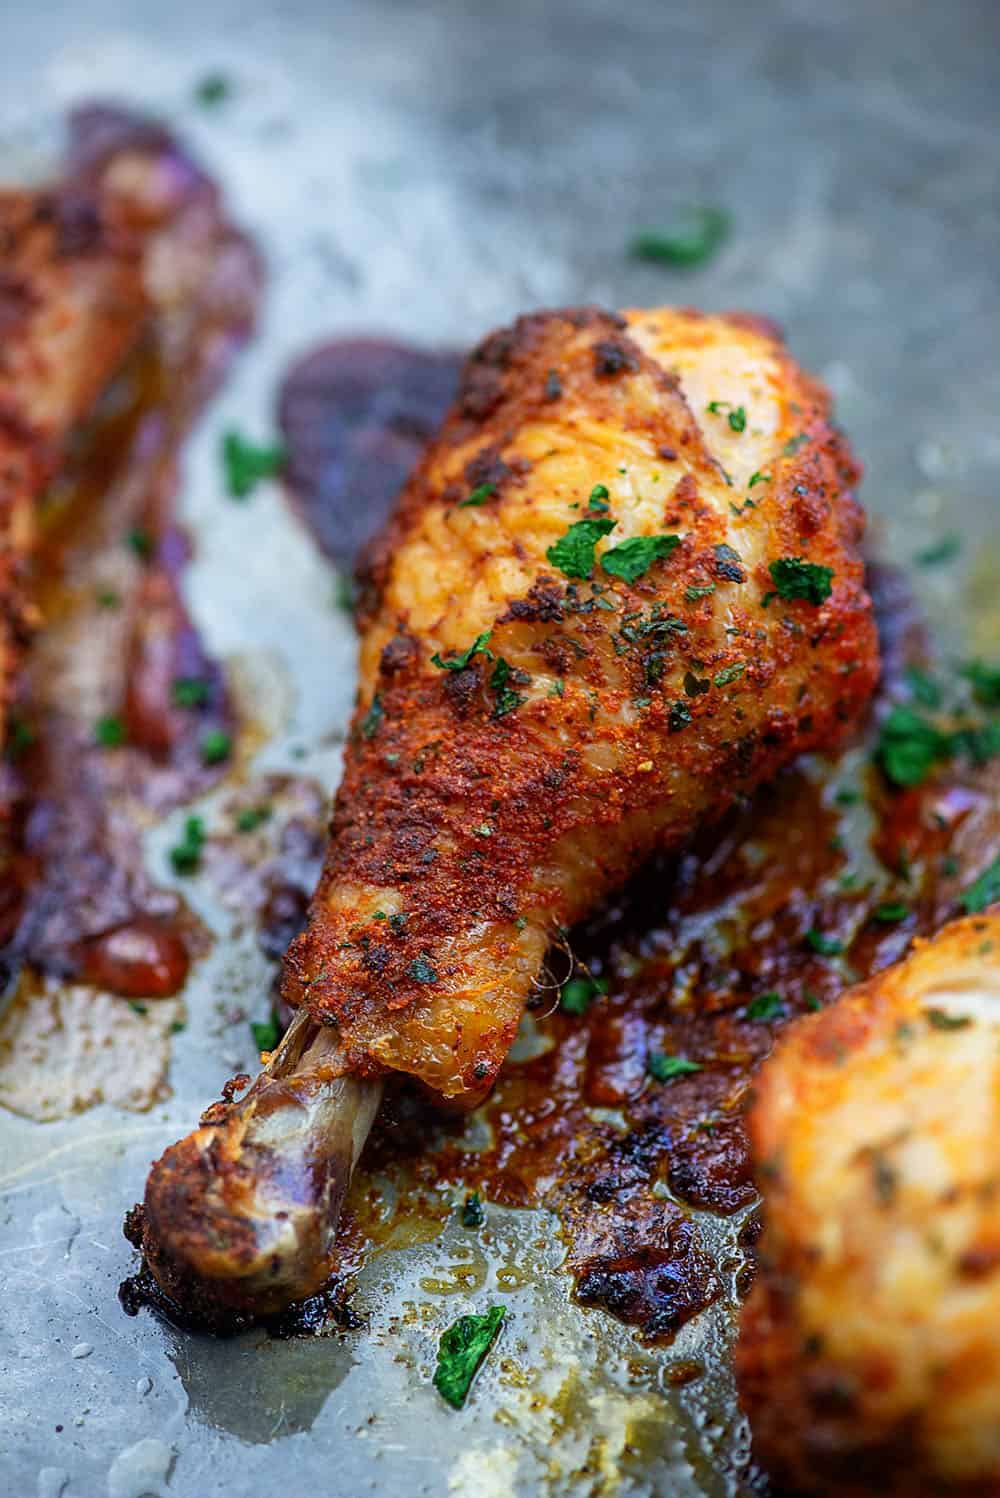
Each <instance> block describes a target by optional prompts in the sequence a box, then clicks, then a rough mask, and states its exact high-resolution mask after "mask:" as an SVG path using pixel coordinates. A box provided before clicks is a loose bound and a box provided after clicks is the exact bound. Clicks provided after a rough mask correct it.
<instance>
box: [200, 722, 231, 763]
mask: <svg viewBox="0 0 1000 1498" xmlns="http://www.w3.org/2000/svg"><path fill="white" fill-rule="evenodd" d="M232 748H233V741H232V737H231V736H230V735H229V734H228V733H226V732H225V730H224V729H222V728H213V729H210V730H209V732H208V733H206V735H205V737H204V738H203V739H202V741H201V762H202V764H203V765H220V764H221V763H222V761H223V760H224V759H228V758H229V756H230V753H231V752H232Z"/></svg>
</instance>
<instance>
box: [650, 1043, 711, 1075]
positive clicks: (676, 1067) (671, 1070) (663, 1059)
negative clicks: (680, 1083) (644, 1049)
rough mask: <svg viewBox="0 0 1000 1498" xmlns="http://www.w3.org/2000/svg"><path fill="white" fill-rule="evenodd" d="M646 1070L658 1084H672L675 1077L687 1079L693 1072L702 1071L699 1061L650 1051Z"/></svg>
mask: <svg viewBox="0 0 1000 1498" xmlns="http://www.w3.org/2000/svg"><path fill="white" fill-rule="evenodd" d="M646 1070H647V1071H648V1072H649V1075H650V1076H651V1077H652V1078H653V1080H654V1081H656V1082H671V1081H673V1079H674V1077H686V1076H688V1075H689V1074H690V1073H691V1072H696V1071H701V1067H700V1065H699V1064H698V1062H697V1061H689V1060H688V1058H687V1057H686V1056H668V1055H666V1054H665V1052H663V1051H650V1053H649V1055H648V1056H647V1057H646Z"/></svg>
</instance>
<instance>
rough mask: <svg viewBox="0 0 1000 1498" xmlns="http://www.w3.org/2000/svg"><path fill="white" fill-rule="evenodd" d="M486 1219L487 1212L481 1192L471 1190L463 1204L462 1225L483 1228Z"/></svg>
mask: <svg viewBox="0 0 1000 1498" xmlns="http://www.w3.org/2000/svg"><path fill="white" fill-rule="evenodd" d="M485 1221H486V1213H485V1212H484V1211H483V1204H482V1202H481V1201H480V1200H479V1192H478V1191H471V1192H470V1193H469V1195H468V1196H467V1197H466V1198H465V1201H464V1202H463V1204H462V1226H463V1227H465V1228H481V1227H482V1225H483V1223H484V1222H485Z"/></svg>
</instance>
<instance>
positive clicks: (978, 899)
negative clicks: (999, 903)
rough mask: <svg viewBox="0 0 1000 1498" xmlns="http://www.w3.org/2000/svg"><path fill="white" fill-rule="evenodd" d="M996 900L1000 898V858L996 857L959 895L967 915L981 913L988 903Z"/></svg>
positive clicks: (959, 900)
mask: <svg viewBox="0 0 1000 1498" xmlns="http://www.w3.org/2000/svg"><path fill="white" fill-rule="evenodd" d="M996 900H1000V858H994V860H993V862H992V863H991V864H990V865H989V866H988V867H987V868H985V869H984V870H983V872H982V873H981V874H980V876H979V878H978V879H977V880H975V882H974V883H972V884H970V885H969V887H968V889H963V891H962V893H961V894H960V895H959V897H958V902H959V904H960V905H961V907H962V909H963V910H964V911H965V912H966V914H967V915H979V913H980V912H981V911H983V910H985V909H986V907H987V905H992V904H993V903H994V901H996Z"/></svg>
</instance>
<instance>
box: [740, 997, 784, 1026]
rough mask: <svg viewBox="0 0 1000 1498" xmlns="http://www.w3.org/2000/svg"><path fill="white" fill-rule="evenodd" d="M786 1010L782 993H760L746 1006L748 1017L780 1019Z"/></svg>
mask: <svg viewBox="0 0 1000 1498" xmlns="http://www.w3.org/2000/svg"><path fill="white" fill-rule="evenodd" d="M784 1012H785V1004H784V1000H783V999H782V997H781V994H780V993H761V994H758V995H757V997H756V998H755V999H751V1000H750V1003H749V1004H748V1005H747V1007H746V1016H747V1019H759V1020H771V1019H780V1018H781V1016H782V1015H783V1014H784Z"/></svg>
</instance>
